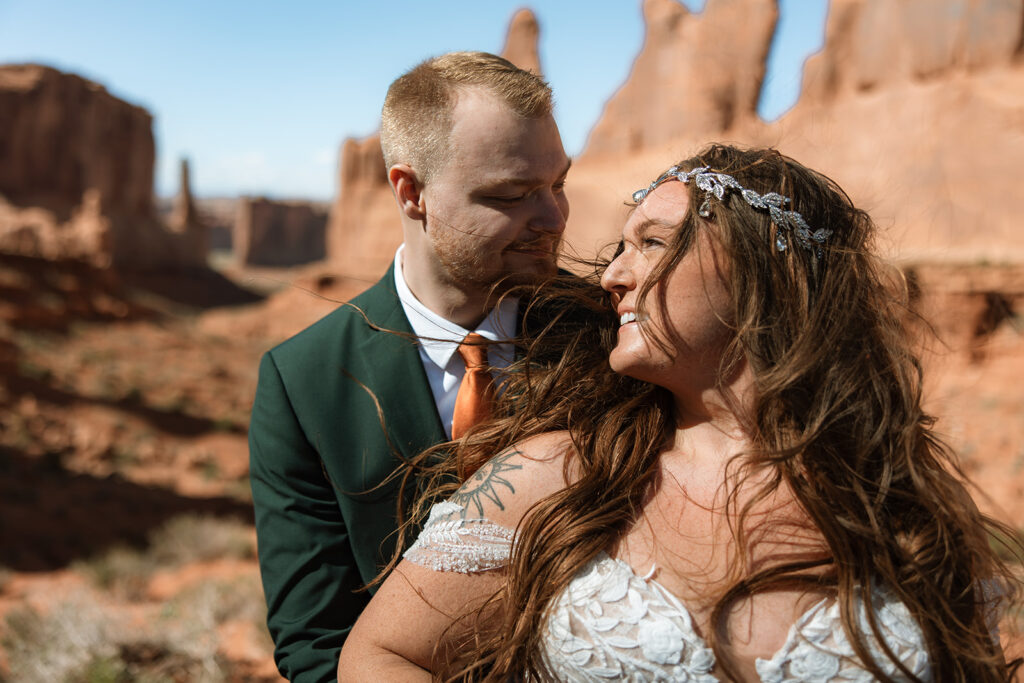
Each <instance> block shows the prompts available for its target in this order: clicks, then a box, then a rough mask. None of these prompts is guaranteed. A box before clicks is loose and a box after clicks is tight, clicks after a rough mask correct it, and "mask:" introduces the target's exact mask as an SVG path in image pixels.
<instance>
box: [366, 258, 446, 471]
mask: <svg viewBox="0 0 1024 683" xmlns="http://www.w3.org/2000/svg"><path fill="white" fill-rule="evenodd" d="M363 304H364V307H365V308H364V310H365V312H366V315H367V317H368V318H369V319H370V320H371V321H373V322H374V323H375V324H376V325H378V326H380V327H381V328H383V329H382V330H372V329H371V330H370V331H369V333H368V334H367V335H366V336H365V337H364V338H363V340H362V346H363V348H362V354H363V357H364V358H367V359H371V361H370V362H369V363H368V364H367V368H366V371H367V373H368V376H367V378H366V380H365V382H366V385H367V386H368V387H369V388H370V389H371V390H372V391H373V392H374V395H375V396H376V398H377V401H378V403H379V404H380V409H381V412H382V413H383V415H384V419H385V425H386V428H387V434H388V438H389V439H390V440H391V442H392V445H393V446H394V447H395V448H397V449H398V450H399V452H400V453H401V454H402V455H403V456H405V457H406V458H408V457H411V456H413V455H415V454H417V453H419V452H420V451H422V450H424V449H426V448H429V447H430V446H432V445H434V444H436V443H439V442H441V441H444V440H445V439H446V438H447V437H446V436H445V433H444V427H443V426H442V425H441V418H440V417H439V416H438V413H437V407H436V406H435V404H434V395H433V393H432V392H431V391H430V384H429V383H428V382H427V376H426V373H425V372H424V370H423V362H422V360H420V354H419V350H418V348H417V346H416V341H415V339H414V338H412V336H411V335H412V334H413V333H412V328H411V327H410V326H409V321H408V320H407V319H406V317H405V312H404V311H403V310H402V304H401V302H400V301H399V299H398V295H397V294H396V293H395V290H394V266H393V265H392V267H391V268H389V269H388V272H387V274H386V275H385V276H384V278H383V279H382V280H381V281H380V282H379V283H378V284H377V285H376V286H375V287H374V288H373V289H372V290H370V291H368V292H367V296H366V297H365V298H364V300H363ZM396 332H397V333H398V334H395V333H396ZM406 335H409V336H406Z"/></svg>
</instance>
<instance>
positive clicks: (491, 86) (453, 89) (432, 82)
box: [380, 52, 551, 183]
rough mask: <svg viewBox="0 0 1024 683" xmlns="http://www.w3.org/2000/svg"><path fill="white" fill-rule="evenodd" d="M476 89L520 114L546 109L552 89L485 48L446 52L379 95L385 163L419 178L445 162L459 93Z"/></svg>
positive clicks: (548, 110)
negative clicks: (407, 169) (408, 169)
mask: <svg viewBox="0 0 1024 683" xmlns="http://www.w3.org/2000/svg"><path fill="white" fill-rule="evenodd" d="M466 88H481V89H483V90H484V91H486V92H490V93H491V94H493V95H494V96H495V97H497V98H498V99H500V100H501V101H502V102H504V103H505V104H506V105H508V107H509V109H511V110H512V111H513V112H515V113H516V114H518V115H519V116H522V117H525V118H540V117H542V116H547V115H548V114H550V113H551V88H550V87H549V86H548V84H547V83H545V82H544V80H543V79H542V78H541V77H540V76H538V75H537V74H535V73H532V72H530V71H524V70H523V69H520V68H519V67H517V66H516V65H515V64H513V63H512V62H510V61H508V60H507V59H503V58H501V57H498V56H497V55H492V54H489V53H487V52H450V53H448V54H444V55H441V56H440V57H434V58H432V59H428V60H426V61H425V62H422V63H420V64H418V65H416V66H415V67H413V68H412V69H411V70H410V71H408V72H407V73H405V74H403V75H402V76H401V77H399V78H398V79H397V80H396V81H395V82H394V83H392V84H391V87H390V88H388V94H387V96H386V97H385V98H384V109H383V111H382V112H381V130H380V145H381V149H382V150H383V152H384V165H385V167H386V168H391V167H392V166H393V165H394V164H398V163H405V164H408V165H409V166H411V167H412V169H413V170H414V171H415V172H416V175H417V177H418V178H419V180H420V182H423V183H426V182H427V181H428V180H429V178H430V177H431V175H433V173H434V172H436V171H437V170H438V169H439V168H441V167H442V166H443V165H444V162H445V161H446V160H447V156H448V149H449V147H448V144H447V143H448V136H449V134H450V133H451V130H452V124H453V119H452V112H453V111H454V109H455V101H456V99H457V97H458V92H459V90H461V89H466Z"/></svg>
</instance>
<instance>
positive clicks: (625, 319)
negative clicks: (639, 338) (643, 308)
mask: <svg viewBox="0 0 1024 683" xmlns="http://www.w3.org/2000/svg"><path fill="white" fill-rule="evenodd" d="M635 320H636V313H632V312H630V313H623V314H622V315H620V316H619V325H625V324H626V323H631V322H634V321H635Z"/></svg>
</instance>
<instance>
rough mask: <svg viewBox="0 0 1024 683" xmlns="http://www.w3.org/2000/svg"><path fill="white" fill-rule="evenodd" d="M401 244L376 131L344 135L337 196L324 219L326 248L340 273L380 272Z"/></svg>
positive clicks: (370, 274)
mask: <svg viewBox="0 0 1024 683" xmlns="http://www.w3.org/2000/svg"><path fill="white" fill-rule="evenodd" d="M401 243H402V224H401V223H400V222H399V218H398V208H397V207H396V206H395V200H394V198H393V196H392V193H391V186H390V185H388V180H387V174H386V171H385V169H384V157H383V155H382V153H381V149H380V136H379V135H373V136H370V137H368V138H365V139H363V140H355V139H353V138H349V139H347V140H345V142H344V143H343V144H342V148H341V174H340V179H339V183H338V196H337V198H336V199H335V201H334V204H333V206H332V207H331V213H330V219H329V221H328V224H327V253H328V258H329V259H330V260H331V262H332V263H334V264H337V268H338V270H339V271H340V272H342V273H345V274H346V275H349V276H351V277H356V278H365V279H368V280H372V279H375V278H376V277H379V276H380V274H381V273H383V272H384V270H385V269H386V268H387V263H388V261H390V260H391V259H392V258H393V257H394V255H395V249H397V248H398V245H399V244H401Z"/></svg>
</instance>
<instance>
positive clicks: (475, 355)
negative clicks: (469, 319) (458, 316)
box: [452, 332, 494, 439]
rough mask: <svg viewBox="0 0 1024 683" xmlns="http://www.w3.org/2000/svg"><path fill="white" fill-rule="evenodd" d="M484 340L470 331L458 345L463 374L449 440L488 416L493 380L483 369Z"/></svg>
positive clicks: (489, 413)
mask: <svg viewBox="0 0 1024 683" xmlns="http://www.w3.org/2000/svg"><path fill="white" fill-rule="evenodd" d="M485 341H486V340H485V339H484V338H483V337H481V336H480V335H479V334H477V333H476V332H470V333H469V334H467V335H466V338H465V339H463V340H462V343H461V344H459V355H460V356H462V360H464V361H465V362H466V374H465V375H464V376H463V378H462V384H460V385H459V393H458V394H456V396H455V412H454V413H453V414H452V439H458V438H459V437H461V436H462V435H463V434H465V433H466V430H468V429H469V428H470V427H472V426H473V425H475V424H477V423H479V422H483V421H484V420H486V419H487V418H488V417H490V415H491V410H492V409H493V404H494V382H493V380H492V378H491V373H489V372H488V371H487V347H486V346H485V345H484V342H485Z"/></svg>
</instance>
